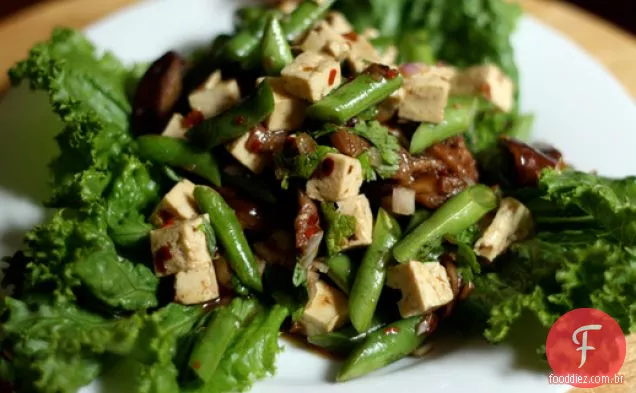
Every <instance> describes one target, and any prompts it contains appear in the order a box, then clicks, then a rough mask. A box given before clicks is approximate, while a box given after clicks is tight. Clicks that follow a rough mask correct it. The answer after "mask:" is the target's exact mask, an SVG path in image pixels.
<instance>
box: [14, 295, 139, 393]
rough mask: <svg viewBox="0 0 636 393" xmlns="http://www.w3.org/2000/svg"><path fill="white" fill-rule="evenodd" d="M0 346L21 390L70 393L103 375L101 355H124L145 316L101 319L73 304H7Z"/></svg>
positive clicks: (133, 341)
mask: <svg viewBox="0 0 636 393" xmlns="http://www.w3.org/2000/svg"><path fill="white" fill-rule="evenodd" d="M5 308H6V309H5V318H6V322H5V323H4V324H3V334H4V335H5V337H4V341H3V347H4V348H6V350H7V351H9V353H10V354H11V362H12V363H13V365H14V368H15V370H16V375H15V383H16V384H17V387H18V388H19V389H20V391H22V390H24V391H30V389H33V388H35V389H37V391H38V392H44V393H49V392H50V393H58V392H74V391H76V390H77V389H78V388H79V387H81V386H83V385H85V384H87V383H89V382H90V381H91V380H93V379H94V378H96V377H97V375H99V373H100V371H101V363H100V356H101V355H103V354H107V353H110V354H117V355H125V354H127V353H129V352H130V351H131V350H132V348H133V347H134V345H135V342H136V340H137V337H138V335H139V332H140V330H141V327H142V326H143V316H142V315H138V314H134V315H132V316H130V317H126V318H119V319H110V320H108V319H105V318H104V317H102V316H100V315H98V314H94V313H91V312H88V311H85V310H82V309H80V308H78V307H77V306H76V305H75V304H72V303H59V302H58V303H56V304H54V305H49V304H41V305H40V306H37V307H29V306H28V305H27V304H26V303H24V302H22V301H19V300H16V299H12V298H6V299H5Z"/></svg>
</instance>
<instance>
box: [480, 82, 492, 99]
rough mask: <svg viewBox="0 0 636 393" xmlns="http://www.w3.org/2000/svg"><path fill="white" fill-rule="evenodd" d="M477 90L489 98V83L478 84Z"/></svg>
mask: <svg viewBox="0 0 636 393" xmlns="http://www.w3.org/2000/svg"><path fill="white" fill-rule="evenodd" d="M479 91H480V92H481V94H483V95H484V97H486V99H488V100H489V99H491V97H492V92H491V91H490V85H489V84H488V83H482V84H481V86H479Z"/></svg>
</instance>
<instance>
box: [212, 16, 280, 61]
mask: <svg viewBox="0 0 636 393" xmlns="http://www.w3.org/2000/svg"><path fill="white" fill-rule="evenodd" d="M268 15H270V14H269V13H264V14H263V15H261V16H260V17H259V18H258V19H257V20H255V21H253V22H251V23H250V24H249V25H248V26H245V27H244V28H242V29H241V30H240V31H239V32H238V33H236V35H234V37H232V38H230V40H229V41H228V42H227V43H226V44H225V46H224V48H223V54H224V56H225V57H226V58H227V59H228V60H230V61H234V62H237V63H241V64H247V63H249V62H250V60H251V58H253V57H254V54H255V53H258V46H259V44H260V43H261V38H262V37H263V33H264V32H265V26H266V25H267V16H268Z"/></svg>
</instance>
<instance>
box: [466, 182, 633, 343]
mask: <svg viewBox="0 0 636 393" xmlns="http://www.w3.org/2000/svg"><path fill="white" fill-rule="evenodd" d="M539 183H540V184H539V185H540V189H539V190H538V192H534V193H529V194H528V195H532V196H531V197H530V198H529V199H528V200H525V201H524V202H526V204H527V206H530V207H531V210H532V211H533V215H534V218H535V221H536V222H537V225H538V230H537V233H536V234H535V236H534V237H533V238H531V239H529V240H525V241H522V242H519V243H516V244H514V245H513V246H512V247H511V249H510V250H509V252H508V253H507V255H504V256H503V257H501V258H499V259H498V260H497V261H495V265H494V267H493V269H489V272H488V273H486V274H484V275H480V276H479V275H476V276H475V277H474V283H475V285H476V289H475V291H474V293H473V294H472V295H471V297H470V298H469V299H468V301H466V302H465V303H464V304H463V305H462V306H461V307H460V310H461V311H458V314H461V315H462V317H458V319H460V320H463V319H467V318H468V319H472V320H473V322H472V324H473V325H474V322H475V321H478V320H481V321H487V325H486V326H484V325H480V326H484V327H485V336H486V338H488V339H489V340H491V341H493V342H498V341H501V340H503V339H505V338H506V337H507V335H508V333H509V331H510V329H511V328H512V326H513V325H514V323H515V321H516V320H518V319H519V318H520V317H521V315H522V314H523V313H531V314H533V315H535V316H536V317H537V319H538V320H539V321H540V322H541V323H542V324H543V325H544V326H545V327H549V326H551V325H552V324H553V323H554V322H555V321H556V319H557V318H558V317H559V316H561V315H562V314H564V313H566V312H567V311H569V310H572V309H575V308H584V307H592V308H597V309H600V310H602V311H605V312H606V313H608V314H609V315H611V316H612V317H614V318H615V319H616V320H617V321H618V323H619V324H620V326H621V327H622V328H623V330H624V331H625V332H626V333H628V332H632V331H635V330H636V306H635V305H634V299H636V249H635V248H634V245H633V240H634V237H633V234H634V232H633V231H634V229H633V225H632V224H633V218H632V215H633V211H634V208H635V206H636V205H635V204H636V198H634V197H635V196H636V179H635V178H632V177H628V178H624V179H620V180H614V179H608V178H603V177H600V176H596V175H592V174H587V173H583V172H576V171H563V172H557V171H550V170H548V171H545V172H544V173H543V174H542V176H541V179H540V182H539ZM535 206H536V208H534V209H533V207H535ZM546 215H547V217H546ZM559 215H561V216H562V217H563V218H564V219H562V220H559V219H558V218H559ZM577 217H578V218H584V219H585V220H584V221H583V220H582V219H576V220H573V219H575V218H577ZM581 222H584V225H583V226H581V225H580V223H581ZM572 223H574V225H572ZM469 316H470V317H469Z"/></svg>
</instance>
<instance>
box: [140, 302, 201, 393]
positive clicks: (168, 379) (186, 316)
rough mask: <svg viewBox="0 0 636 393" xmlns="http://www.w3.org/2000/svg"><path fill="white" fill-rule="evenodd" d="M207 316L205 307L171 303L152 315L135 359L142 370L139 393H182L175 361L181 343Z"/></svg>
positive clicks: (141, 336)
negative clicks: (205, 315)
mask: <svg viewBox="0 0 636 393" xmlns="http://www.w3.org/2000/svg"><path fill="white" fill-rule="evenodd" d="M204 314H205V310H204V309H203V308H202V307H188V306H182V305H179V304H175V303H171V304H169V305H167V306H166V307H164V308H162V309H160V310H158V311H156V312H154V313H153V314H151V315H150V316H149V317H148V318H147V320H146V323H145V325H144V326H143V329H142V330H141V333H140V335H139V340H138V341H137V343H136V346H135V348H134V349H133V351H132V352H131V357H132V358H134V359H136V360H137V361H138V362H139V363H140V364H141V365H140V366H139V370H138V374H137V378H136V386H135V388H136V391H137V392H139V393H173V392H178V391H179V385H178V374H179V372H178V370H177V367H176V366H175V363H174V359H175V357H177V355H178V352H179V344H180V342H181V340H182V339H183V338H184V337H186V336H188V335H191V334H193V333H192V332H193V329H194V327H195V326H196V325H197V323H198V322H200V321H201V319H202V318H203V316H204Z"/></svg>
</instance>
